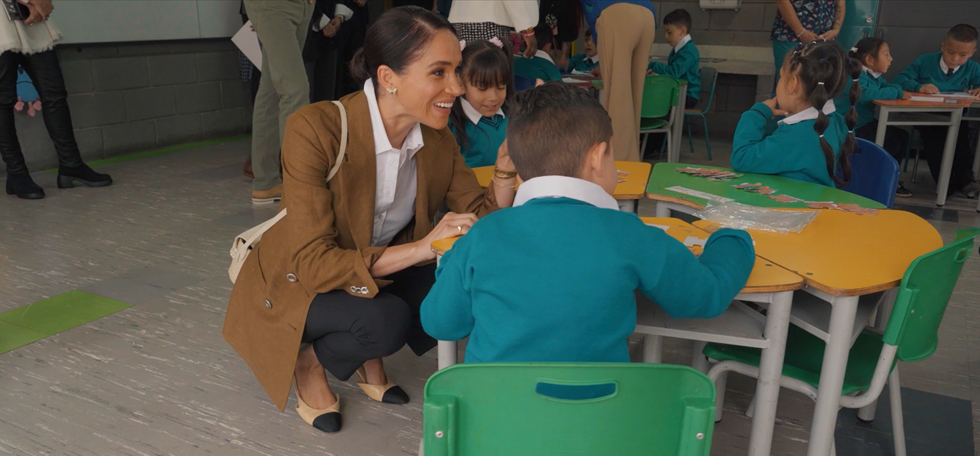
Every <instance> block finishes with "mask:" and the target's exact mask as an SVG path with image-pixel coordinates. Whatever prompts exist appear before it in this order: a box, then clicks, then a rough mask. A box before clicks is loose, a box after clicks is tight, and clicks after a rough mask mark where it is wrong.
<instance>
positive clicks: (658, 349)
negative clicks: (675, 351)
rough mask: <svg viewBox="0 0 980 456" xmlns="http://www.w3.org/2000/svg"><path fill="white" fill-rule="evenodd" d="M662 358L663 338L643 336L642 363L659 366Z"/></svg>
mask: <svg viewBox="0 0 980 456" xmlns="http://www.w3.org/2000/svg"><path fill="white" fill-rule="evenodd" d="M663 356H664V337H663V336H653V335H650V334H647V335H645V336H643V362H644V363H654V364H660V363H661V362H663Z"/></svg>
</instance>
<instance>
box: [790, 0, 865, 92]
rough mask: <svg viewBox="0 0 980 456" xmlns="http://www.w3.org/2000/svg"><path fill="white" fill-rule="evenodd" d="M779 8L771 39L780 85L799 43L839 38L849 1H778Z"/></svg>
mask: <svg viewBox="0 0 980 456" xmlns="http://www.w3.org/2000/svg"><path fill="white" fill-rule="evenodd" d="M776 8H778V12H777V13H776V20H775V21H774V22H773V24H772V37H771V39H772V57H773V60H774V63H775V65H776V73H775V76H776V77H775V82H779V70H780V69H782V67H783V60H785V59H786V54H788V53H789V52H790V51H792V50H793V49H794V48H796V46H797V45H798V44H799V43H804V44H806V43H809V42H811V41H813V40H816V39H821V40H833V39H835V38H837V35H838V34H840V28H841V26H843V25H844V13H845V12H846V10H847V4H846V1H845V0H776Z"/></svg>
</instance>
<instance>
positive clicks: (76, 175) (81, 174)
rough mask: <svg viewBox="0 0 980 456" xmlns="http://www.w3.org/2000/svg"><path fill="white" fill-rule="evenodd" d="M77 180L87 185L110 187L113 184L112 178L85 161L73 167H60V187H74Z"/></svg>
mask: <svg viewBox="0 0 980 456" xmlns="http://www.w3.org/2000/svg"><path fill="white" fill-rule="evenodd" d="M75 182H78V183H80V184H82V185H84V186H86V187H108V186H110V185H112V178H111V177H109V175H108V174H101V173H97V172H95V171H94V170H92V168H89V167H88V165H86V164H84V163H83V164H82V165H80V166H76V167H73V168H65V167H61V166H59V167H58V188H72V187H74V186H75Z"/></svg>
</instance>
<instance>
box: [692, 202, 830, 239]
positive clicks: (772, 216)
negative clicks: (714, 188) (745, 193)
mask: <svg viewBox="0 0 980 456" xmlns="http://www.w3.org/2000/svg"><path fill="white" fill-rule="evenodd" d="M694 215H695V216H696V217H699V218H702V219H704V220H707V221H709V222H712V223H717V224H719V225H721V226H723V227H725V228H737V229H741V230H760V231H769V232H773V233H779V234H786V233H799V232H800V231H803V228H806V226H807V225H809V224H810V222H812V221H813V219H814V218H816V217H817V211H779V210H775V209H768V208H764V207H756V206H749V205H746V204H740V203H736V202H734V201H731V202H725V203H719V202H717V201H708V205H707V206H705V208H704V209H702V210H700V211H698V212H695V213H694Z"/></svg>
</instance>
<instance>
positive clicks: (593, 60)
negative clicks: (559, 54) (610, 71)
mask: <svg viewBox="0 0 980 456" xmlns="http://www.w3.org/2000/svg"><path fill="white" fill-rule="evenodd" d="M597 66H599V53H598V52H596V50H595V39H594V38H593V37H592V30H588V29H586V30H585V53H583V54H575V55H573V56H572V57H571V58H570V59H568V65H567V66H566V67H565V71H568V72H569V73H573V74H592V70H594V69H595V67H597Z"/></svg>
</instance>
